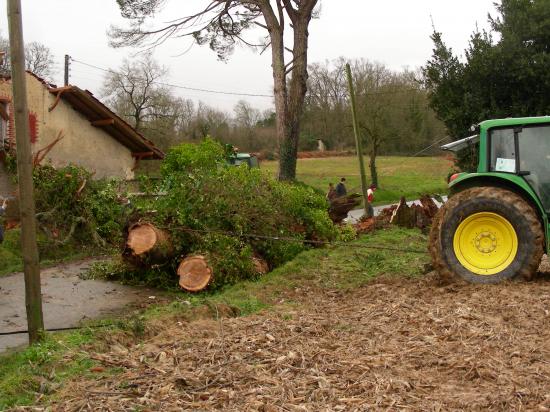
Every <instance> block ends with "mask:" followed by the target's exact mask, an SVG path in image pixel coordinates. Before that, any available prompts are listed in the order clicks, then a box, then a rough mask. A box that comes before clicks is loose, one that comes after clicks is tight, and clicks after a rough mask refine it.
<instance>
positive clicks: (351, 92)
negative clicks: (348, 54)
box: [346, 63, 371, 217]
mask: <svg viewBox="0 0 550 412" xmlns="http://www.w3.org/2000/svg"><path fill="white" fill-rule="evenodd" d="M346 74H347V77H348V87H349V97H350V102H351V117H352V119H353V134H354V135H355V148H356V150H357V159H358V160H359V171H360V173H361V189H362V191H363V203H364V205H363V207H364V209H365V214H366V215H367V217H371V216H369V195H368V193H367V189H368V188H367V177H366V175H365V163H364V162H363V148H362V147H361V146H362V145H361V139H360V138H359V127H358V125H357V112H356V109H355V91H354V88H353V78H352V76H351V67H350V65H349V63H346Z"/></svg>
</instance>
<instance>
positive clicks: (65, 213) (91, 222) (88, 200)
mask: <svg viewBox="0 0 550 412" xmlns="http://www.w3.org/2000/svg"><path fill="white" fill-rule="evenodd" d="M33 178H34V186H35V202H36V212H37V217H38V221H39V225H40V228H41V229H42V231H43V232H44V233H45V234H46V235H47V236H48V237H50V239H56V242H57V243H59V244H65V243H68V242H69V241H72V240H73V239H74V240H77V241H80V242H82V243H85V244H88V243H90V241H93V242H95V243H96V244H98V245H100V244H101V245H105V243H110V244H112V245H115V244H118V242H119V241H120V239H121V230H122V223H123V218H124V207H123V205H122V204H121V202H119V195H118V193H117V184H116V182H115V181H104V180H93V179H92V174H91V173H90V172H88V171H86V170H85V169H83V168H80V167H77V166H66V167H63V168H61V169H54V168H53V167H52V166H50V165H46V166H39V167H36V168H35V169H34V174H33ZM77 229H78V230H77Z"/></svg>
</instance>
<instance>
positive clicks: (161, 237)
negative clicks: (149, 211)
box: [126, 222, 173, 263]
mask: <svg viewBox="0 0 550 412" xmlns="http://www.w3.org/2000/svg"><path fill="white" fill-rule="evenodd" d="M126 248H127V251H128V252H129V253H126V255H127V256H128V257H131V258H134V259H133V260H136V258H137V260H138V261H147V262H148V263H154V262H163V261H166V259H168V258H169V257H170V256H171V255H172V253H173V248H172V244H171V242H170V235H169V234H168V233H167V232H165V231H164V230H161V229H158V228H157V227H155V226H154V225H153V224H151V223H148V222H138V223H135V224H133V225H132V226H130V227H129V228H128V236H127V238H126ZM130 260H132V259H130Z"/></svg>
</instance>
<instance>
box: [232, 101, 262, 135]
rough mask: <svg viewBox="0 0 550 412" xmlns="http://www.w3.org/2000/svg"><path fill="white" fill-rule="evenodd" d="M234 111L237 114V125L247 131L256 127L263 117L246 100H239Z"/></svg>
mask: <svg viewBox="0 0 550 412" xmlns="http://www.w3.org/2000/svg"><path fill="white" fill-rule="evenodd" d="M233 111H234V112H235V121H236V122H237V125H238V126H241V127H244V128H247V129H252V128H253V127H254V126H256V123H258V121H260V119H261V117H262V116H261V114H260V111H259V110H258V109H255V108H254V107H252V105H251V104H250V103H248V102H247V101H246V100H239V101H238V102H237V104H236V105H235V107H234V108H233Z"/></svg>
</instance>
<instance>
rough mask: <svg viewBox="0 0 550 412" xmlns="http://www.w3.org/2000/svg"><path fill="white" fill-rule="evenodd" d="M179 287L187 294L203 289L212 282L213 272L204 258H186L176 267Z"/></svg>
mask: <svg viewBox="0 0 550 412" xmlns="http://www.w3.org/2000/svg"><path fill="white" fill-rule="evenodd" d="M177 274H178V276H179V277H180V280H179V285H180V286H181V287H182V288H183V289H185V290H187V291H189V292H199V291H201V290H203V289H205V288H206V287H207V286H208V284H209V283H210V281H211V280H212V276H213V270H212V268H211V267H210V265H209V264H208V261H207V260H206V258H205V257H204V256H201V255H195V256H189V257H186V258H185V259H183V260H182V261H181V263H180V264H179V266H178V270H177Z"/></svg>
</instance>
